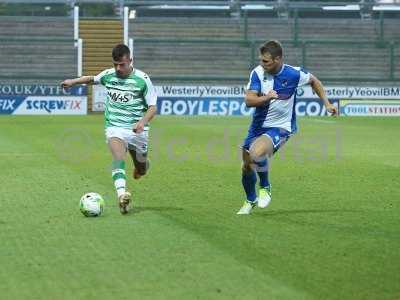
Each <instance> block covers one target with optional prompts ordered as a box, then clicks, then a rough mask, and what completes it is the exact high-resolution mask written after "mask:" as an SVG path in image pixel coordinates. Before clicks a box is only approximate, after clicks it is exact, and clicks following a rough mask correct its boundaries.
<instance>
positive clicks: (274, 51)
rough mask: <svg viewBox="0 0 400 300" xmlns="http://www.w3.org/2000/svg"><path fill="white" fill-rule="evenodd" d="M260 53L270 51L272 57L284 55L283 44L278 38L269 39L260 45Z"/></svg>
mask: <svg viewBox="0 0 400 300" xmlns="http://www.w3.org/2000/svg"><path fill="white" fill-rule="evenodd" d="M260 53H261V55H264V54H265V53H269V54H270V55H271V57H272V58H275V57H282V55H283V50H282V45H281V43H279V42H278V41H277V40H272V41H268V42H266V43H265V44H264V45H262V46H261V47H260Z"/></svg>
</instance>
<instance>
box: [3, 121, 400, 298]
mask: <svg viewBox="0 0 400 300" xmlns="http://www.w3.org/2000/svg"><path fill="white" fill-rule="evenodd" d="M248 124H249V119H248V118H240V117H231V118H229V117H220V118H209V117H187V118H185V117H163V116H158V117H157V118H156V119H155V120H154V122H153V123H152V129H151V144H150V148H151V149H150V158H151V162H152V165H151V170H150V173H149V174H148V175H147V176H146V177H145V178H142V179H140V180H139V181H133V179H132V178H131V177H130V178H129V179H128V187H129V189H130V190H131V191H132V192H133V199H134V204H135V206H136V208H135V211H134V213H131V214H129V215H127V216H121V215H120V213H119V210H118V208H117V205H116V199H115V198H116V197H115V192H114V188H113V183H112V180H111V172H110V165H111V157H110V154H109V153H108V149H107V148H106V144H105V141H104V134H103V119H102V116H100V115H91V116H83V117H80V116H79V117H68V116H65V117H37V116H2V117H1V118H0V169H1V173H0V182H1V185H0V298H1V299H167V298H169V299H399V298H400V284H399V282H400V271H399V270H400V251H399V249H400V234H399V232H400V218H399V215H400V197H399V195H400V180H399V177H400V159H399V158H400V155H399V153H400V139H399V138H398V136H399V135H398V130H399V128H400V120H399V118H385V119H384V118H338V119H328V118H303V119H300V120H299V127H300V131H299V133H298V134H297V135H296V136H294V137H293V138H292V139H291V140H290V141H289V142H288V144H287V145H286V146H285V147H284V148H283V149H282V150H283V151H281V152H279V154H278V155H277V156H276V157H275V158H274V160H273V161H272V163H271V176H270V179H271V182H272V186H273V189H272V191H273V192H272V194H273V200H272V203H271V205H270V206H269V207H268V208H267V209H265V210H261V209H256V210H255V211H254V213H253V214H252V215H251V216H237V215H235V213H236V211H237V210H238V209H239V207H240V206H241V204H242V201H243V200H244V198H245V197H244V192H243V191H242V187H241V177H240V153H239V151H238V149H239V148H238V146H239V145H240V143H241V141H242V139H243V138H244V136H245V134H246V130H247V127H248ZM128 165H129V166H128V174H131V171H132V166H131V164H130V163H129V164H128ZM89 191H94V192H98V193H100V194H101V195H103V197H104V198H105V200H106V208H105V213H104V215H103V216H101V217H99V218H86V217H84V216H83V215H82V214H81V213H80V212H79V208H78V202H79V199H80V197H81V196H82V195H83V194H84V193H85V192H89Z"/></svg>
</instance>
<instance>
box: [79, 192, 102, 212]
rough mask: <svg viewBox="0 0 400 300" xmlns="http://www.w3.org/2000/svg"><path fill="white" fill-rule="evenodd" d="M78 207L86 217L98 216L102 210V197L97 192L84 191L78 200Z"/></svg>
mask: <svg viewBox="0 0 400 300" xmlns="http://www.w3.org/2000/svg"><path fill="white" fill-rule="evenodd" d="M79 209H80V210H81V212H82V214H83V215H84V216H86V217H98V216H100V215H101V214H102V213H103V210H104V199H103V197H101V196H100V195H99V194H97V193H86V194H85V195H83V196H82V198H81V200H80V201H79Z"/></svg>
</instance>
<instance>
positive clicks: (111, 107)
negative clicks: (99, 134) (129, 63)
mask: <svg viewBox="0 0 400 300" xmlns="http://www.w3.org/2000/svg"><path fill="white" fill-rule="evenodd" d="M94 84H101V85H103V86H105V88H106V89H107V98H106V99H105V101H104V117H105V127H106V128H108V127H122V128H132V127H133V125H134V124H136V123H137V122H138V121H139V120H140V119H141V118H142V117H143V116H144V114H145V113H146V111H147V109H148V107H149V106H150V105H157V94H156V90H155V88H154V86H153V84H152V83H151V81H150V78H149V76H148V75H147V74H145V73H144V72H142V71H140V70H137V69H134V70H133V71H132V73H131V74H130V75H129V77H128V78H124V79H123V78H119V77H117V75H116V73H115V69H114V68H111V69H107V70H104V71H103V72H101V73H100V74H98V75H97V76H95V77H94ZM144 129H145V130H148V129H149V126H148V125H146V126H145V128H144Z"/></svg>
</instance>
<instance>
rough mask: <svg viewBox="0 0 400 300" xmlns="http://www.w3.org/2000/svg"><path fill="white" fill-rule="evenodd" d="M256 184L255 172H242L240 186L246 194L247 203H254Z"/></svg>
mask: <svg viewBox="0 0 400 300" xmlns="http://www.w3.org/2000/svg"><path fill="white" fill-rule="evenodd" d="M256 182H257V176H256V172H254V171H253V170H252V171H251V172H242V184H243V188H244V191H245V192H246V197H247V201H250V202H254V201H256V198H257V194H256Z"/></svg>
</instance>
